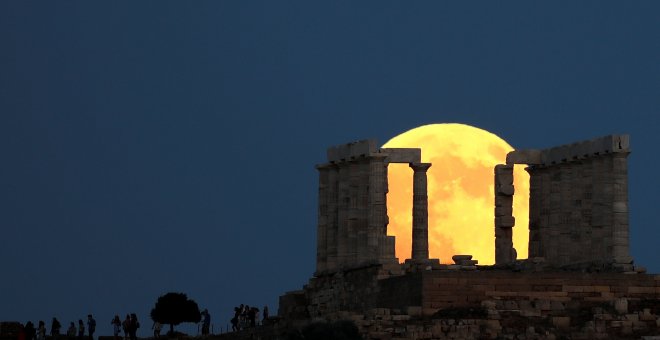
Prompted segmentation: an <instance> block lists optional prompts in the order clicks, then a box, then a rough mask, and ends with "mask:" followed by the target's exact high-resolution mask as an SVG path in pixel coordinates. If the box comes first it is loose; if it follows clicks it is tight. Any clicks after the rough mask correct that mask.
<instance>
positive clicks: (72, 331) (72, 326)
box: [66, 321, 76, 338]
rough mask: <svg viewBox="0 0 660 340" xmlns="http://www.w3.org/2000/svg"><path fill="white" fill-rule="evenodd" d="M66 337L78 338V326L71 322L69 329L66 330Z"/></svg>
mask: <svg viewBox="0 0 660 340" xmlns="http://www.w3.org/2000/svg"><path fill="white" fill-rule="evenodd" d="M66 336H67V337H69V338H73V337H75V336H76V324H75V323H73V321H71V323H70V324H69V328H68V329H67V330H66Z"/></svg>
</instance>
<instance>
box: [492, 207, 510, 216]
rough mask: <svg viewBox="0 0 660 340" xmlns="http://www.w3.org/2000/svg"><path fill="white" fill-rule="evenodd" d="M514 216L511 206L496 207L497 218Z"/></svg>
mask: <svg viewBox="0 0 660 340" xmlns="http://www.w3.org/2000/svg"><path fill="white" fill-rule="evenodd" d="M511 215H513V207H512V206H511V205H508V206H501V207H498V206H496V207H495V216H511Z"/></svg>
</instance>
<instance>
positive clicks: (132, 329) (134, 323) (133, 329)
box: [128, 313, 140, 340]
mask: <svg viewBox="0 0 660 340" xmlns="http://www.w3.org/2000/svg"><path fill="white" fill-rule="evenodd" d="M138 328H140V322H138V318H137V315H136V314H135V313H132V314H131V322H130V325H129V328H128V334H129V335H130V337H131V340H137V330H138Z"/></svg>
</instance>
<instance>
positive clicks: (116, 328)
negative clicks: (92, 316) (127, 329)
mask: <svg viewBox="0 0 660 340" xmlns="http://www.w3.org/2000/svg"><path fill="white" fill-rule="evenodd" d="M110 324H111V325H112V334H113V335H114V336H115V339H114V340H119V332H121V320H119V315H115V317H114V318H113V319H112V321H110Z"/></svg>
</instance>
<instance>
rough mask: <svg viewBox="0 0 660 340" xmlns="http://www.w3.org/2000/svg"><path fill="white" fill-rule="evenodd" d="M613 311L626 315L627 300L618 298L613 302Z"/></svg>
mask: <svg viewBox="0 0 660 340" xmlns="http://www.w3.org/2000/svg"><path fill="white" fill-rule="evenodd" d="M614 309H615V310H616V311H617V313H619V314H627V313H628V299H626V298H620V299H616V300H614Z"/></svg>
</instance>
